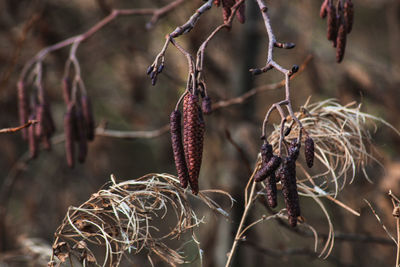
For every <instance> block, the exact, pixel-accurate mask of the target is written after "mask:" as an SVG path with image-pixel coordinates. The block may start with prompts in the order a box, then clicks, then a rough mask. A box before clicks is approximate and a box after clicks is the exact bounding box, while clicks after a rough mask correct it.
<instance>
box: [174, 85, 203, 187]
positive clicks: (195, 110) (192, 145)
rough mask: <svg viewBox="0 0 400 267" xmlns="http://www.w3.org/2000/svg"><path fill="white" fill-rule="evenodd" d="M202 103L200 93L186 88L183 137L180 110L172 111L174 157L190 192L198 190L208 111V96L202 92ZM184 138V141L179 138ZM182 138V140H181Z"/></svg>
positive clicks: (184, 184)
mask: <svg viewBox="0 0 400 267" xmlns="http://www.w3.org/2000/svg"><path fill="white" fill-rule="evenodd" d="M200 94H201V95H202V105H201V107H200V106H199V96H198V95H199V93H198V92H197V91H196V92H194V93H192V92H190V90H188V91H187V93H186V95H185V96H184V99H183V138H182V130H181V129H182V127H181V117H182V115H181V112H180V111H179V110H178V109H177V110H174V111H173V112H172V113H171V116H170V126H171V141H172V150H173V152H174V160H175V166H176V170H177V172H178V177H179V180H180V184H181V186H182V187H183V188H186V187H187V186H188V184H190V187H191V189H192V193H193V194H196V195H197V193H198V192H199V173H200V166H201V160H202V156H203V140H204V131H205V124H204V118H203V114H210V113H211V99H210V98H209V97H208V96H205V95H204V93H203V92H202V91H201V92H200ZM182 139H183V140H182ZM182 141H183V142H182Z"/></svg>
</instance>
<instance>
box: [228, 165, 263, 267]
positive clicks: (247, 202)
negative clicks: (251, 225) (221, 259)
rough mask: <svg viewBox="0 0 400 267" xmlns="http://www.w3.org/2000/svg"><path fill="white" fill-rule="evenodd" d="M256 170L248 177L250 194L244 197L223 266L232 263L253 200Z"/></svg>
mask: <svg viewBox="0 0 400 267" xmlns="http://www.w3.org/2000/svg"><path fill="white" fill-rule="evenodd" d="M256 170H257V168H256V169H255V171H254V172H253V174H252V175H251V177H250V179H249V183H251V189H250V196H249V198H248V199H245V200H246V201H245V203H246V206H245V209H244V211H243V215H242V219H241V220H240V224H239V227H238V229H237V231H236V235H235V240H234V241H233V244H232V248H231V251H230V252H229V256H228V260H227V261H226V265H225V267H229V266H230V265H231V264H232V260H233V256H234V254H235V252H236V249H237V247H238V244H239V241H240V239H241V237H242V236H241V233H242V229H243V227H244V223H245V221H246V219H247V215H248V214H249V211H250V208H251V205H252V204H253V202H254V201H253V196H254V192H255V189H256V183H255V182H254V181H253V176H254V174H255V173H256Z"/></svg>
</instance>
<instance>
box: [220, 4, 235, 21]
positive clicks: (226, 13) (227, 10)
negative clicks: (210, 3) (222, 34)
mask: <svg viewBox="0 0 400 267" xmlns="http://www.w3.org/2000/svg"><path fill="white" fill-rule="evenodd" d="M234 4H235V2H234V0H222V17H223V19H224V23H227V22H228V20H229V17H230V15H231V7H233V6H234Z"/></svg>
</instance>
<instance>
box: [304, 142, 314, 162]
mask: <svg viewBox="0 0 400 267" xmlns="http://www.w3.org/2000/svg"><path fill="white" fill-rule="evenodd" d="M304 144H305V145H304V154H305V158H306V163H307V166H308V168H311V167H312V166H313V165H314V153H315V151H314V140H313V139H312V138H311V137H309V136H307V138H306V141H304Z"/></svg>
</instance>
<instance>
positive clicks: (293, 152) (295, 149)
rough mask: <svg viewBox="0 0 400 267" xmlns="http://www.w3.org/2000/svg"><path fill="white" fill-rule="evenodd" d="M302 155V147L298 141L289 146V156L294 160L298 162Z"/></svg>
mask: <svg viewBox="0 0 400 267" xmlns="http://www.w3.org/2000/svg"><path fill="white" fill-rule="evenodd" d="M299 154H300V146H299V145H298V144H297V140H296V139H294V140H293V141H292V142H291V143H290V145H289V150H288V156H289V157H290V158H291V159H293V160H295V161H296V160H297V158H298V157H299Z"/></svg>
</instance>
